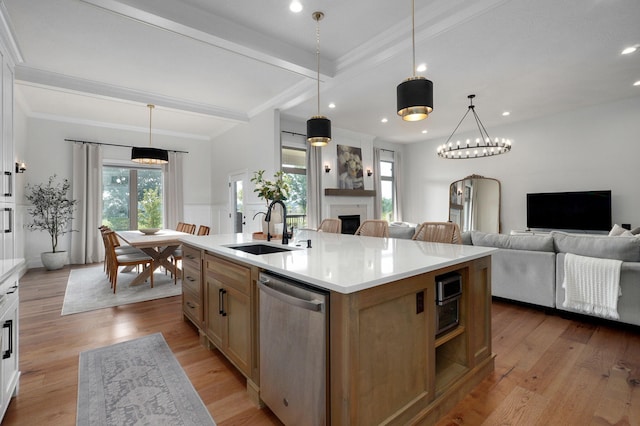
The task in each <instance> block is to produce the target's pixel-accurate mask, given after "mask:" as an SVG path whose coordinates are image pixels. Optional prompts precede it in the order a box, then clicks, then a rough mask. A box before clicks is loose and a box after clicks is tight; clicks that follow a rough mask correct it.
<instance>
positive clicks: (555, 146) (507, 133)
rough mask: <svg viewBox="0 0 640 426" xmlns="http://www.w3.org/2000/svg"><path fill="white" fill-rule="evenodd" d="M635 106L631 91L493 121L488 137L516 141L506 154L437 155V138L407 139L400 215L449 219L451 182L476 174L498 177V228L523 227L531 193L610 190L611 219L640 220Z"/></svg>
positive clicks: (638, 106)
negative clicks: (611, 99) (535, 115)
mask: <svg viewBox="0 0 640 426" xmlns="http://www.w3.org/2000/svg"><path fill="white" fill-rule="evenodd" d="M639 113H640V97H634V98H629V99H626V100H623V101H619V102H615V103H610V104H604V105H599V106H597V107H590V108H584V109H581V110H576V111H571V112H567V113H564V114H557V115H554V116H548V117H544V118H540V119H536V120H531V121H526V122H519V123H514V124H512V125H508V126H502V127H499V128H490V129H488V130H489V134H490V135H491V136H492V137H509V138H511V139H512V140H513V148H512V150H511V152H510V153H508V154H505V155H500V156H497V157H491V158H481V159H469V160H444V159H441V158H439V157H438V156H437V155H436V147H437V146H438V145H439V144H441V143H442V142H443V141H442V140H437V141H426V142H420V143H414V144H410V145H407V146H406V149H405V152H406V155H405V165H406V169H405V175H404V177H405V182H406V183H407V194H411V196H410V197H406V198H405V200H406V201H405V203H404V206H405V208H404V212H405V218H404V219H405V220H407V221H414V222H423V221H427V220H428V221H443V220H448V190H449V185H450V184H451V182H453V181H455V180H458V179H461V178H463V177H465V176H468V175H471V174H479V175H484V176H487V177H492V178H496V179H498V180H499V181H500V182H501V186H502V232H503V233H508V232H509V231H510V230H512V229H525V228H526V194H527V193H530V192H554V191H586V190H608V189H610V190H611V191H612V215H613V222H614V223H618V224H620V223H629V224H631V225H632V227H635V226H638V225H640V213H639V212H640V196H638V190H637V187H638V181H640V167H639V165H638V164H639V160H640V118H639V117H640V114H639ZM456 136H458V135H456ZM464 136H465V135H460V139H462V138H463V137H464ZM471 136H473V137H474V138H475V137H476V136H477V135H475V134H472V135H471Z"/></svg>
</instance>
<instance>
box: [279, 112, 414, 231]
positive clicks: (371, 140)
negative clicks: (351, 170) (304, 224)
mask: <svg viewBox="0 0 640 426" xmlns="http://www.w3.org/2000/svg"><path fill="white" fill-rule="evenodd" d="M281 129H282V130H283V131H289V132H294V133H299V134H303V135H304V134H306V130H307V129H306V121H301V120H300V121H298V120H294V119H291V118H283V119H282V120H281ZM331 137H332V140H331V143H330V144H329V145H327V146H325V147H322V148H321V152H322V161H321V166H322V171H321V173H320V174H321V181H322V194H321V201H320V202H321V205H322V218H327V217H332V216H333V214H332V213H331V210H332V209H331V206H362V208H363V209H366V211H367V217H364V218H362V219H373V218H374V217H375V216H376V215H375V212H374V211H373V209H374V207H373V206H374V203H373V197H344V196H325V195H324V190H325V189H327V188H339V186H340V185H339V182H338V180H339V176H338V164H337V158H338V149H337V145H346V146H350V147H354V148H360V149H361V150H362V168H363V177H364V188H365V189H374V180H373V176H371V177H369V176H367V173H366V171H367V169H371V170H372V171H373V169H374V168H373V149H374V148H384V149H389V150H392V151H397V152H400V153H401V154H402V153H403V151H404V147H403V146H402V145H399V144H394V143H392V142H384V141H381V140H377V139H376V138H375V137H374V136H371V135H367V134H362V133H356V132H352V131H350V130H346V129H341V128H337V127H332V128H331ZM325 165H328V166H329V167H330V168H331V171H330V172H329V173H325V172H324V166H325Z"/></svg>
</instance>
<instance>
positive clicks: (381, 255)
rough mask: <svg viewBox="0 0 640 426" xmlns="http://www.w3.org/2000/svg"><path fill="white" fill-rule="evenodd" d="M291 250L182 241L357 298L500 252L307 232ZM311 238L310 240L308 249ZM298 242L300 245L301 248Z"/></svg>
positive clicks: (220, 238)
mask: <svg viewBox="0 0 640 426" xmlns="http://www.w3.org/2000/svg"><path fill="white" fill-rule="evenodd" d="M301 234H302V235H299V236H298V238H299V240H296V241H295V242H294V241H293V240H292V241H291V242H290V244H289V245H288V246H287V247H288V248H290V249H292V250H291V251H286V252H281V253H273V254H262V255H253V254H249V253H245V252H242V251H239V250H234V249H232V248H229V246H234V245H245V244H267V245H273V246H282V243H281V240H279V239H277V240H271V242H267V241H265V240H254V239H253V238H252V237H251V234H220V235H207V236H196V235H190V236H187V237H182V238H180V241H182V242H183V243H187V244H189V245H191V246H194V247H197V248H200V249H204V250H207V251H209V252H211V253H214V254H217V255H220V256H223V257H227V258H229V259H233V260H236V261H241V262H245V263H247V264H250V265H254V266H257V267H260V268H262V269H265V270H268V271H271V272H275V273H278V274H281V275H284V276H286V277H289V278H292V279H295V280H298V281H302V282H305V283H308V284H312V285H314V286H317V287H321V288H324V289H326V290H330V291H336V292H339V293H344V294H348V293H353V292H356V291H360V290H365V289H368V288H371V287H375V286H378V285H381V284H386V283H389V282H392V281H396V280H398V279H402V278H406V277H410V276H414V275H418V274H422V273H425V272H430V271H434V270H437V269H440V268H444V267H447V266H450V265H455V264H458V263H461V262H465V261H469V260H474V259H478V258H480V257H484V256H488V255H490V254H491V253H493V252H494V251H496V249H493V248H488V247H477V246H467V245H458V244H441V243H427V242H423V241H412V240H405V239H396V238H376V237H361V236H355V235H344V234H331V233H323V232H315V231H303V232H301ZM306 239H311V248H307V244H306V241H304V240H306ZM298 241H300V243H299V244H297V243H298Z"/></svg>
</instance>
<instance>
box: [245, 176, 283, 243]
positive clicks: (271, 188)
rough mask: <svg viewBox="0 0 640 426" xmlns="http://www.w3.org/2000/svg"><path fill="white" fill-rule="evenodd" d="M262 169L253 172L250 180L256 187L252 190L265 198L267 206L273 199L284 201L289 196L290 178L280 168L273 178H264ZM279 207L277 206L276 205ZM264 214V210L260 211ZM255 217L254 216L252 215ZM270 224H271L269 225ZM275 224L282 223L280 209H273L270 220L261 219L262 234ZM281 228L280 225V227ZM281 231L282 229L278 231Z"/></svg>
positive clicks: (268, 231) (269, 231)
mask: <svg viewBox="0 0 640 426" xmlns="http://www.w3.org/2000/svg"><path fill="white" fill-rule="evenodd" d="M264 173H265V171H264V170H258V171H257V172H254V173H253V177H252V178H251V182H253V183H254V184H255V185H256V187H255V189H254V190H253V192H256V193H257V194H258V196H259V197H260V198H262V199H264V200H265V202H266V206H267V208H268V207H269V203H271V202H272V201H275V200H280V201H285V200H286V199H287V197H288V196H289V191H290V190H291V186H290V184H291V178H290V177H289V176H287V175H286V174H285V173H284V172H283V171H282V170H279V171H277V172H276V173H274V175H273V180H267V179H265V178H264ZM276 207H279V206H276ZM260 213H264V214H265V215H266V212H260ZM254 217H255V216H254ZM271 224H272V225H271ZM276 224H282V213H281V211H280V209H279V208H278V209H274V211H273V212H272V214H271V222H269V223H267V222H265V221H264V218H263V220H262V230H263V235H266V234H267V233H271V230H270V229H269V228H268V227H269V226H272V227H273V228H274V229H277V228H276V227H275V225H276ZM280 229H282V227H280ZM280 232H282V231H280ZM272 234H278V232H273V233H272Z"/></svg>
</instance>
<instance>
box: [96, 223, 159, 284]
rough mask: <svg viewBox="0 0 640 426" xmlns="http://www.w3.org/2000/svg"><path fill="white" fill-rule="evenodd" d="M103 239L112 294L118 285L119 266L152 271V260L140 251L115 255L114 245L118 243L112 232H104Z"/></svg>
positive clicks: (151, 279)
mask: <svg viewBox="0 0 640 426" xmlns="http://www.w3.org/2000/svg"><path fill="white" fill-rule="evenodd" d="M104 235H105V237H104V239H105V245H106V247H105V249H106V256H107V258H108V268H109V273H108V276H109V281H111V287H112V288H113V292H114V293H115V292H116V287H117V285H118V269H119V268H120V267H121V266H139V265H142V266H147V265H149V268H151V270H152V271H153V258H152V257H151V256H149V255H147V254H146V253H145V252H143V251H142V250H139V249H138V251H139V253H133V252H132V253H127V254H117V253H116V243H117V241H118V236H117V235H116V234H115V232H113V231H106V232H105V233H104ZM150 281H151V288H153V273H151V278H150Z"/></svg>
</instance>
